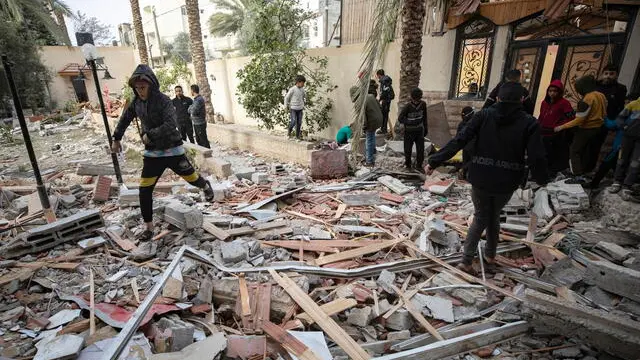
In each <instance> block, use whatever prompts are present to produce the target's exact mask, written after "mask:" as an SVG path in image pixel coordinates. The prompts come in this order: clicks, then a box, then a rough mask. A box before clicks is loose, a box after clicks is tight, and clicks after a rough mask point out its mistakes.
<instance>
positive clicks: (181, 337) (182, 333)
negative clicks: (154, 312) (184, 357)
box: [156, 316, 195, 352]
mask: <svg viewBox="0 0 640 360" xmlns="http://www.w3.org/2000/svg"><path fill="white" fill-rule="evenodd" d="M156 326H157V327H158V329H159V330H160V331H161V332H162V333H164V335H168V338H169V341H168V343H169V347H168V349H167V350H168V352H174V351H180V350H182V349H184V348H185V347H187V346H189V345H191V344H192V343H193V333H194V332H195V327H194V326H193V325H191V324H189V323H186V322H184V321H182V320H180V318H179V317H177V316H171V317H164V318H162V319H160V321H158V322H157V323H156Z"/></svg>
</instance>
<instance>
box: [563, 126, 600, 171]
mask: <svg viewBox="0 0 640 360" xmlns="http://www.w3.org/2000/svg"><path fill="white" fill-rule="evenodd" d="M600 135H601V129H600V128H595V129H582V128H578V129H576V131H575V133H574V136H573V142H572V143H571V148H570V149H569V153H570V157H571V172H572V173H573V175H576V176H579V175H584V174H585V173H587V172H589V171H591V170H593V168H594V167H595V163H596V161H597V158H596V159H595V160H594V159H593V157H594V156H597V154H598V153H599V152H600V148H599V147H598V151H594V149H593V147H594V146H597V144H596V143H597V142H598V141H599V138H598V136H600ZM600 146H602V143H601V144H600Z"/></svg>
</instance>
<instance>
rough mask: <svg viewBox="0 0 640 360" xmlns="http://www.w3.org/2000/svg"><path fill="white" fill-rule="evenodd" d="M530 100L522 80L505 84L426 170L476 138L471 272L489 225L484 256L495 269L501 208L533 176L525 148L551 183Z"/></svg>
mask: <svg viewBox="0 0 640 360" xmlns="http://www.w3.org/2000/svg"><path fill="white" fill-rule="evenodd" d="M524 100H525V91H524V88H523V87H522V86H521V85H520V84H518V83H505V84H503V85H502V86H501V87H500V90H499V92H498V94H497V103H496V104H495V105H493V106H491V107H489V108H487V109H483V110H482V111H480V112H478V113H476V114H475V115H474V116H473V118H472V119H471V120H470V121H469V123H468V124H467V125H466V126H465V127H464V129H462V131H461V132H460V133H458V134H456V136H455V138H453V139H452V140H451V141H449V143H448V144H447V145H446V146H445V147H443V148H442V149H441V150H440V151H438V152H437V153H436V154H434V155H432V156H430V157H429V159H428V165H427V167H426V169H425V170H426V173H427V175H431V174H432V173H433V170H434V169H435V168H437V167H438V166H440V165H442V163H444V162H445V161H447V160H448V159H450V158H451V157H453V156H454V155H455V154H456V153H457V152H458V151H460V150H461V149H463V148H464V147H465V146H466V145H467V144H468V143H469V142H471V141H472V140H474V141H475V143H474V145H473V154H472V157H471V161H470V163H469V169H468V178H469V182H470V183H471V185H472V190H471V199H472V201H473V206H474V209H475V215H474V218H473V223H472V224H471V227H470V228H469V233H468V234H467V239H466V240H465V243H464V255H463V258H462V263H461V264H460V265H458V267H459V268H460V269H461V270H463V271H465V272H468V273H473V272H474V270H473V267H472V261H473V259H474V257H475V255H476V250H477V247H478V242H479V241H480V236H481V235H482V232H483V231H484V230H485V229H486V230H487V235H486V237H487V244H486V246H485V248H484V251H483V254H484V261H485V263H486V264H487V266H488V268H489V270H491V268H492V267H495V256H496V248H497V246H498V235H499V233H500V211H501V210H502V208H503V207H504V205H506V203H507V202H508V201H509V199H511V195H512V194H513V192H514V191H515V190H516V189H517V188H518V186H519V185H520V184H522V183H523V181H524V179H525V177H526V176H527V172H526V167H525V153H526V157H527V162H528V164H529V167H530V168H531V170H532V173H533V177H534V179H535V181H536V182H537V183H538V184H540V185H542V186H544V185H546V184H547V180H548V177H547V164H546V159H545V152H544V146H543V144H542V137H541V136H540V127H539V125H538V123H537V121H536V119H535V118H534V117H533V116H530V115H528V114H527V113H526V112H525V111H524V109H523V105H522V102H523V101H524Z"/></svg>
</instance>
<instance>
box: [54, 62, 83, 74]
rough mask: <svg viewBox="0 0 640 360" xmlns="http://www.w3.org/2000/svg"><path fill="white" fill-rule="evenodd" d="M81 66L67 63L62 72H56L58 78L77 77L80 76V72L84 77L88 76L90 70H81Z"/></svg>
mask: <svg viewBox="0 0 640 360" xmlns="http://www.w3.org/2000/svg"><path fill="white" fill-rule="evenodd" d="M82 67H83V65H80V64H78V63H68V64H67V65H65V66H64V67H63V68H62V70H59V71H58V75H60V76H78V75H79V74H80V71H82V73H83V74H84V75H88V74H90V73H91V70H89V68H84V69H83V68H82Z"/></svg>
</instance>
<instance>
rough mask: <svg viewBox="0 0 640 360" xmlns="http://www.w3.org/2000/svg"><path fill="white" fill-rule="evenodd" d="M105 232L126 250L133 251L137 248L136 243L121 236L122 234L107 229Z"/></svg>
mask: <svg viewBox="0 0 640 360" xmlns="http://www.w3.org/2000/svg"><path fill="white" fill-rule="evenodd" d="M104 233H105V234H106V235H107V236H109V237H110V238H111V240H113V241H114V242H115V243H116V244H118V246H120V248H121V249H122V250H124V251H131V250H133V249H136V248H137V246H136V245H135V244H134V243H132V242H131V241H129V240H126V239H123V238H121V237H120V235H118V234H116V233H114V232H113V231H111V230H106V231H105V232H104Z"/></svg>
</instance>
